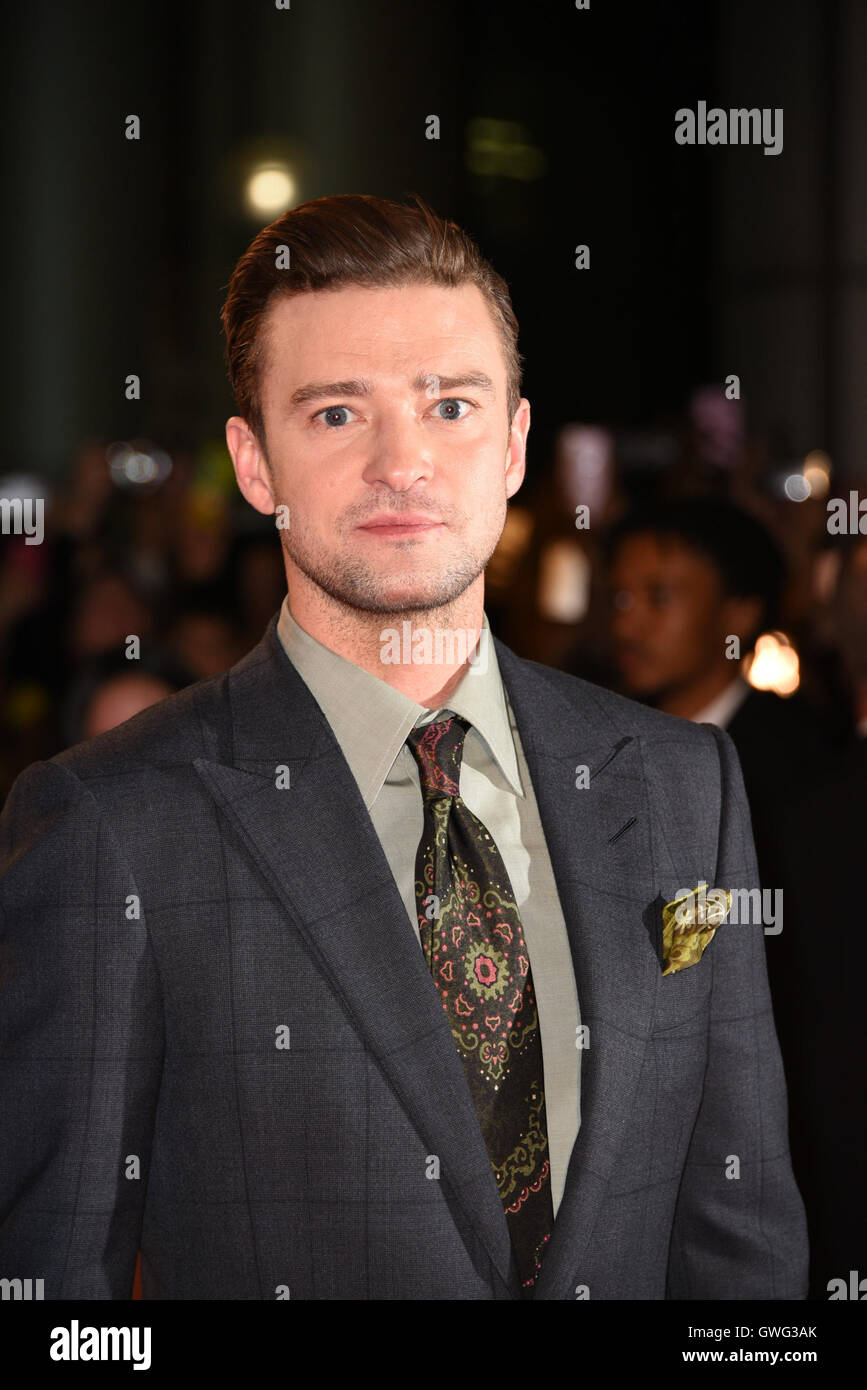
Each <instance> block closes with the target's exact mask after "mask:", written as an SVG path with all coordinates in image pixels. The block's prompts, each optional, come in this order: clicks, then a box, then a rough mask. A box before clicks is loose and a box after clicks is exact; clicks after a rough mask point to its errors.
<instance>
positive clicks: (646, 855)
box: [496, 641, 661, 1299]
mask: <svg viewBox="0 0 867 1390" xmlns="http://www.w3.org/2000/svg"><path fill="white" fill-rule="evenodd" d="M496 651H497V658H498V661H499V663H500V672H501V675H502V677H503V683H504V685H505V687H506V690H507V693H508V695H509V699H510V701H511V704H512V708H513V709H514V711H515V717H516V721H517V724H518V729H519V732H520V735H521V742H522V745H523V748H524V755H525V758H526V761H527V765H528V767H529V769H530V776H531V778H532V782H533V789H534V792H535V795H536V800H537V803H538V806H539V815H540V817H541V820H542V826H543V829H544V832H545V839H546V843H547V846H548V852H549V855H550V859H551V866H552V868H553V871H554V877H555V881H556V884H557V889H558V893H559V897H560V903H561V907H562V910H563V917H564V919H565V922H566V927H567V931H568V934H569V942H570V946H571V950H572V959H573V963H574V968H575V981H576V986H577V991H578V1002H579V1007H580V1013H581V1023H582V1025H586V1026H587V1028H588V1029H589V1046H587V1047H586V1048H583V1049H582V1051H581V1124H580V1128H579V1131H578V1137H577V1139H576V1141H575V1144H574V1147H573V1150H572V1156H571V1160H570V1163H569V1168H568V1172H567V1177H566V1185H565V1190H564V1193H563V1198H562V1201H561V1204H560V1207H559V1209H558V1212H557V1218H556V1221H555V1223H554V1232H553V1235H552V1237H551V1242H550V1244H549V1247H548V1250H547V1252H546V1255H545V1259H544V1261H543V1264H542V1270H541V1273H540V1275H539V1279H538V1281H537V1283H536V1287H535V1291H534V1297H535V1298H541V1299H573V1298H574V1297H575V1282H576V1280H580V1265H581V1256H582V1254H583V1251H584V1249H585V1247H586V1244H587V1242H588V1240H589V1238H590V1235H591V1232H592V1230H593V1226H594V1223H595V1220H596V1217H597V1214H598V1209H599V1205H600V1203H601V1200H602V1197H603V1195H604V1192H605V1187H606V1182H607V1178H608V1174H609V1171H610V1168H611V1165H612V1162H613V1160H614V1157H615V1154H616V1152H617V1148H618V1144H619V1142H620V1139H621V1136H622V1133H623V1129H624V1126H625V1124H626V1121H627V1119H628V1117H629V1114H630V1111H631V1108H632V1102H633V1097H634V1095H635V1092H636V1088H637V1086H638V1081H639V1078H640V1075H641V1069H642V1062H643V1059H644V1053H645V1047H646V1043H647V1038H648V1035H649V1032H650V1026H651V1020H652V1010H653V1002H654V998H655V993H656V982H657V979H658V976H659V969H660V967H659V962H658V958H657V955H656V952H655V949H654V944H653V943H654V940H655V935H656V931H657V926H658V920H659V919H658V914H659V903H660V902H661V899H658V900H657V901H654V898H655V896H656V881H657V875H656V873H655V865H654V854H653V843H652V833H651V817H650V806H649V799H648V794H647V786H646V781H645V775H644V771H643V766H642V757H641V747H640V740H639V738H638V737H636V736H634V735H630V734H628V733H627V732H626V729H625V727H620V726H618V725H617V724H615V723H614V722H613V720H612V719H611V718H610V717H609V715H608V714H607V713H606V711H605V709H604V708H603V706H602V704H601V702H600V701H599V700H597V699H596V697H595V696H594V694H593V687H592V686H590V685H588V684H587V683H586V682H582V686H581V687H576V688H575V689H576V693H577V694H578V698H577V699H572V698H567V697H566V695H565V694H562V693H561V692H560V690H559V689H558V687H557V683H556V682H557V676H556V675H555V673H550V674H547V673H546V672H545V668H543V667H541V666H537V665H536V664H535V663H530V662H526V661H522V660H520V659H519V658H518V657H516V656H515V655H514V653H513V652H511V651H509V649H508V648H506V647H504V646H503V645H502V644H501V643H500V642H499V641H497V642H496ZM582 687H583V695H582ZM570 693H571V692H570ZM581 766H585V767H587V768H588V769H589V785H588V786H587V787H583V788H578V787H576V776H577V769H578V768H579V767H581ZM590 1292H591V1296H592V1290H591V1291H590Z"/></svg>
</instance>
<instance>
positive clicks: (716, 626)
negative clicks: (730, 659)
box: [610, 533, 740, 697]
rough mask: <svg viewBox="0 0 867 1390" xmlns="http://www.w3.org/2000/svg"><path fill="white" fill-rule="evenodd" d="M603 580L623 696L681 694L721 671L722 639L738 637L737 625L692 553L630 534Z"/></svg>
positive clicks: (711, 569)
mask: <svg viewBox="0 0 867 1390" xmlns="http://www.w3.org/2000/svg"><path fill="white" fill-rule="evenodd" d="M610 580H611V598H612V635H613V637H614V655H615V660H616V662H617V666H618V668H619V670H620V673H621V675H622V677H623V679H624V681H625V683H626V686H627V687H628V689H629V691H630V692H631V693H633V694H635V695H641V696H644V697H651V696H661V695H665V694H668V693H671V692H673V691H679V690H685V689H687V688H688V687H689V686H691V685H692V684H694V683H696V682H698V681H700V680H701V679H703V678H704V677H705V676H706V675H707V674H708V672H709V671H711V670H713V669H714V668H720V667H724V666H725V664H726V658H725V639H726V636H727V634H728V633H730V632H733V631H737V630H738V629H737V628H733V627H731V626H729V624H730V623H731V622H732V621H736V620H737V621H739V620H740V619H739V615H738V614H736V612H735V611H734V610H735V607H736V604H733V603H732V601H730V600H727V599H726V597H725V595H724V593H723V590H722V585H721V582H720V577H719V574H718V571H717V570H716V568H715V566H714V565H713V564H712V563H711V562H710V561H709V560H706V559H705V558H704V557H703V556H702V555H700V554H699V553H698V552H697V551H694V550H691V549H690V548H688V547H687V546H684V545H682V544H680V543H679V542H678V541H677V540H676V539H674V538H670V537H668V536H665V537H663V536H659V537H657V536H656V535H654V534H652V533H646V534H636V535H632V536H629V537H627V538H626V540H624V541H623V542H622V544H621V545H620V546H618V549H617V552H616V554H615V557H614V561H613V563H612V566H611V574H610ZM729 664H730V665H731V666H732V671H731V674H732V676H734V674H735V670H736V663H729Z"/></svg>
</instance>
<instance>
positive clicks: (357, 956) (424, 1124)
mask: <svg viewBox="0 0 867 1390" xmlns="http://www.w3.org/2000/svg"><path fill="white" fill-rule="evenodd" d="M227 683H228V699H229V711H230V722H231V737H232V744H233V749H232V752H231V753H229V754H228V756H229V759H230V762H229V763H225V762H218V761H214V760H212V759H208V758H196V759H194V766H195V768H196V771H197V773H198V775H199V777H200V778H201V780H202V782H203V783H204V785H205V787H206V788H207V789H208V791H209V792H210V794H211V795H212V796H213V798H214V800H215V801H216V802H217V803H218V805H219V806H220V807H221V808H222V810H223V811H224V812H225V814H226V816H227V817H228V818H229V820H230V821H231V823H232V825H233V826H234V827H235V829H236V830H237V832H238V834H239V835H240V837H241V839H242V840H243V842H244V843H245V845H246V847H247V850H248V851H249V853H250V855H251V857H252V859H253V860H254V861H255V863H256V865H257V867H258V868H259V870H260V872H261V873H262V875H263V876H264V878H265V879H266V880H267V882H268V883H269V885H270V887H271V888H272V890H273V892H274V893H275V894H276V896H277V897H278V898H279V899H280V901H281V902H282V903H283V904H284V906H285V908H286V909H287V912H288V913H289V915H290V917H291V920H292V922H293V924H294V925H295V926H297V928H298V930H299V931H300V932H301V933H302V934H303V937H304V940H305V942H306V945H307V947H308V949H309V950H310V952H311V954H312V956H313V957H314V959H315V960H316V961H317V964H318V966H319V968H320V969H321V970H322V972H323V974H324V975H325V977H326V978H327V979H328V980H329V981H330V983H331V986H332V988H333V990H334V992H335V994H336V996H337V997H338V998H339V1000H340V1002H341V1005H342V1006H343V1008H344V1009H345V1010H346V1012H347V1013H348V1014H349V1016H350V1017H351V1019H352V1021H353V1023H354V1025H355V1027H356V1029H357V1031H358V1033H359V1035H360V1036H361V1037H362V1038H363V1039H364V1041H365V1043H366V1044H367V1046H368V1047H369V1048H370V1051H371V1052H372V1053H373V1055H374V1056H375V1058H376V1060H377V1062H378V1063H379V1065H380V1067H381V1069H382V1071H383V1072H384V1074H385V1075H386V1077H387V1078H388V1080H389V1081H390V1083H391V1085H392V1086H393V1088H394V1090H395V1092H396V1094H397V1095H398V1097H399V1098H400V1100H401V1103H402V1104H403V1106H404V1108H405V1110H406V1112H407V1114H408V1115H409V1116H410V1118H411V1120H412V1123H413V1124H414V1126H415V1128H416V1129H417V1131H418V1133H419V1135H420V1136H421V1139H422V1141H423V1143H424V1145H425V1146H426V1150H427V1152H428V1153H429V1154H435V1155H437V1157H438V1158H439V1160H440V1172H441V1183H442V1190H443V1194H444V1196H445V1197H446V1200H447V1201H448V1203H449V1207H450V1209H451V1211H452V1215H453V1217H454V1219H455V1221H456V1224H457V1225H458V1228H459V1230H460V1231H461V1234H462V1236H463V1238H464V1240H465V1242H466V1244H467V1247H468V1249H469V1252H470V1255H471V1257H472V1258H473V1260H474V1263H475V1264H476V1266H477V1268H479V1270H480V1272H481V1273H482V1275H483V1277H486V1278H487V1277H491V1269H493V1271H495V1272H496V1273H495V1274H494V1275H493V1277H494V1278H495V1279H496V1278H497V1277H499V1281H500V1287H499V1296H501V1297H506V1298H508V1297H518V1296H520V1289H519V1285H518V1283H517V1279H516V1276H515V1273H514V1268H513V1263H512V1257H511V1245H510V1242H509V1234H508V1229H507V1226H506V1219H505V1215H504V1212H503V1209H502V1205H501V1202H500V1199H499V1195H498V1192H497V1186H496V1182H495V1180H494V1176H493V1172H492V1169H491V1165H490V1160H489V1158H488V1154H487V1150H486V1148H485V1144H484V1139H483V1137H482V1133H481V1130H480V1128H479V1124H478V1120H477V1118H476V1114H475V1109H474V1107H473V1102H472V1098H471V1095H470V1092H469V1088H468V1087H467V1084H466V1079H465V1076H464V1072H463V1066H462V1063H461V1060H460V1057H459V1056H458V1053H457V1050H456V1048H455V1045H454V1041H453V1039H452V1036H451V1032H450V1030H449V1027H448V1022H447V1020H446V1018H445V1015H444V1013H443V1010H442V1006H441V1004H440V1001H439V997H438V995H437V992H436V988H435V986H434V983H433V980H432V978H431V975H430V972H429V970H428V969H427V966H426V964H425V961H424V957H423V955H422V953H421V951H420V950H419V947H418V942H417V940H416V937H415V935H414V933H413V931H412V928H411V926H410V924H409V922H408V920H407V915H406V909H405V907H404V905H403V902H402V900H401V897H400V894H399V892H398V889H397V885H396V884H395V881H394V878H393V876H392V873H391V870H390V868H389V866H388V862H387V860H386V858H385V855H384V853H383V850H382V847H381V845H380V843H379V840H378V838H377V835H376V832H375V831H374V829H373V824H372V822H371V819H370V816H369V815H368V812H367V809H366V807H365V805H364V802H363V800H362V797H361V794H360V792H359V790H358V787H357V784H356V782H355V779H354V778H353V776H352V774H351V772H350V770H349V766H348V764H347V762H346V760H345V758H344V757H343V754H342V752H341V750H340V748H339V746H338V744H337V742H336V740H335V738H334V735H333V733H332V731H331V728H330V726H329V725H328V723H327V721H326V719H325V717H324V715H323V714H322V712H321V710H320V709H319V706H318V705H317V704H316V702H315V700H314V699H313V697H312V695H311V694H310V692H309V690H308V688H307V686H306V685H305V684H304V682H303V681H302V680H301V677H300V676H299V675H298V673H297V671H296V670H295V668H294V667H293V666H292V664H291V662H290V661H289V659H288V657H287V656H286V654H285V652H284V651H283V648H282V646H281V644H280V642H279V639H278V638H277V636H276V619H275V620H272V622H271V624H270V625H269V628H268V630H267V632H266V634H265V637H264V638H263V640H262V642H261V643H260V644H259V645H258V647H256V648H254V650H253V651H252V652H250V653H249V654H248V656H246V657H245V658H244V659H243V661H241V662H239V663H238V665H237V666H235V667H233V668H232V670H231V671H230V672H229V673H228V676H227ZM281 768H283V769H284V770H285V771H284V774H283V780H284V781H285V780H286V778H285V772H286V771H288V780H289V786H288V787H284V788H282V789H280V788H278V787H277V778H278V773H279V771H280V769H281Z"/></svg>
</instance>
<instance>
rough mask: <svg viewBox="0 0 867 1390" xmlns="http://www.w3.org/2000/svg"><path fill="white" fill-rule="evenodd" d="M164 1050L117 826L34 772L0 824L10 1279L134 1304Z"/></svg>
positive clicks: (1, 1149) (0, 1232) (65, 775)
mask: <svg viewBox="0 0 867 1390" xmlns="http://www.w3.org/2000/svg"><path fill="white" fill-rule="evenodd" d="M163 1041H164V1024H163V1007H162V997H161V991H160V987H159V980H158V975H157V969H156V964H155V960H154V955H153V950H152V946H151V943H150V940H149V936H148V932H147V928H146V924H145V920H144V913H143V911H142V909H141V905H140V902H139V900H138V895H137V889H136V885H135V883H134V881H133V879H132V877H131V875H130V872H129V869H128V867H127V865H126V863H125V862H124V859H123V857H122V855H121V852H120V849H119V846H118V843H117V839H116V837H115V835H114V833H113V831H112V827H111V825H110V824H109V823H108V821H107V818H106V816H105V814H104V813H103V812H102V811H101V810H100V808H99V806H98V805H97V802H96V800H95V799H94V797H93V795H92V794H91V792H90V791H89V790H88V789H87V788H86V786H85V785H84V784H83V783H82V782H81V781H79V779H78V778H77V777H75V775H74V774H73V773H71V772H70V771H68V770H67V769H66V768H64V767H63V766H61V765H60V764H57V763H54V762H41V763H34V764H33V765H32V766H31V767H29V768H27V769H26V770H25V771H24V772H23V773H22V774H21V775H20V776H19V777H18V779H17V780H16V782H15V784H14V786H13V787H12V790H11V792H10V793H9V797H8V799H7V802H6V805H5V807H4V810H3V814H2V817H0V1114H2V1117H3V1119H2V1125H0V1278H7V1279H18V1278H20V1279H28V1278H29V1279H44V1281H45V1283H44V1296H45V1298H46V1299H59V1298H89V1299H128V1298H130V1297H131V1295H132V1285H133V1276H134V1272H135V1262H136V1254H137V1251H138V1248H139V1239H140V1234H141V1225H142V1214H143V1211H144V1198H145V1189H146V1184H147V1175H148V1170H149V1159H150V1147H151V1135H152V1130H153V1123H154V1115H155V1110H156V1103H157V1097H158V1094H159V1084H160V1075H161V1070H162V1059H163Z"/></svg>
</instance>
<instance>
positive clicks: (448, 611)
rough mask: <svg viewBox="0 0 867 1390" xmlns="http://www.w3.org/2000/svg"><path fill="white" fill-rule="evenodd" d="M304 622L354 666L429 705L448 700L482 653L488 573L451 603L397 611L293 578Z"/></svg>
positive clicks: (298, 615) (297, 615)
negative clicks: (357, 603) (353, 603)
mask: <svg viewBox="0 0 867 1390" xmlns="http://www.w3.org/2000/svg"><path fill="white" fill-rule="evenodd" d="M289 611H290V613H291V614H292V617H293V618H294V619H295V621H296V623H297V624H298V626H299V627H302V628H303V629H304V631H305V632H307V633H309V635H310V636H311V637H315V638H316V640H317V642H321V643H322V645H323V647H328V649H329V651H332V652H336V653H337V655H338V656H342V657H344V658H345V660H346V661H351V662H352V664H353V666H360V667H361V669H362V670H363V671H368V672H369V673H370V675H372V676H376V677H377V679H378V680H381V681H385V683H386V685H391V686H393V687H394V689H395V690H400V691H401V692H402V693H403V694H404V695H407V696H409V698H410V699H411V700H415V702H416V704H419V705H424V706H426V708H428V709H438V708H439V707H440V706H441V705H445V704H447V703H448V697H449V696H450V695H452V694H453V693H454V691H455V689H456V688H457V686H458V685H459V684H460V682H461V680H462V679H463V677H464V674H465V673H466V671H467V670H468V669H469V667H470V664H471V658H473V657H474V656H475V654H476V649H477V647H478V643H479V638H480V635H481V631H482V627H483V624H484V577H483V576H482V575H480V576H479V578H478V579H477V580H476V581H475V582H474V583H473V584H471V585H470V587H469V588H468V589H466V590H464V592H463V593H462V594H460V595H459V596H458V597H457V598H456V599H454V600H453V601H452V602H451V603H447V604H443V605H441V606H440V607H437V608H420V609H411V610H404V611H398V612H389V613H369V612H366V611H364V610H361V609H357V608H351V607H350V606H349V605H348V604H344V603H341V602H339V601H338V600H336V599H333V598H331V596H330V595H328V594H326V593H324V592H323V591H322V590H318V591H315V592H314V591H312V590H311V589H310V588H309V587H308V586H307V585H298V584H292V583H291V582H290V589H289Z"/></svg>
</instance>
